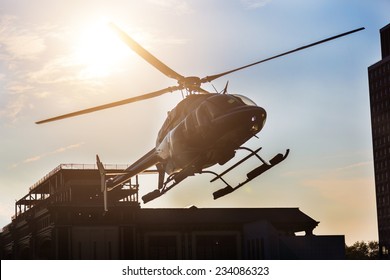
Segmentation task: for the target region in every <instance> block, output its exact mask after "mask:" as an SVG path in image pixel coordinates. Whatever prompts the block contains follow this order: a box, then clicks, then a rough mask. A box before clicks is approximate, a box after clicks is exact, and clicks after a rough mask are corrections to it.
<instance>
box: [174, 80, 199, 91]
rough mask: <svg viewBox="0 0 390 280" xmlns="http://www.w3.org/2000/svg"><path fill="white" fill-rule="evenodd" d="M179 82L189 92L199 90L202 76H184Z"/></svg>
mask: <svg viewBox="0 0 390 280" xmlns="http://www.w3.org/2000/svg"><path fill="white" fill-rule="evenodd" d="M178 83H179V85H180V86H182V87H183V88H185V89H186V90H188V91H189V92H194V91H199V89H200V85H201V84H202V82H201V80H200V78H199V77H195V76H190V77H184V79H181V80H179V81H178Z"/></svg>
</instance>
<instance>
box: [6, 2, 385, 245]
mask: <svg viewBox="0 0 390 280" xmlns="http://www.w3.org/2000/svg"><path fill="white" fill-rule="evenodd" d="M389 10H390V3H389V2H388V1H385V0H383V1H381V0H375V1H352V0H350V1H349V0H346V1H336V0H327V1H325V0H323V1H309V0H299V1H288V0H259V1H256V0H253V1H250V0H247V1H243V0H242V1H239V0H235V1H233V0H231V1H202V0H201V1H178V0H169V1H162V0H149V1H123V0H122V1H121V0H111V1H97V0H94V1H91V0H87V1H75V0H71V1H61V2H58V1H49V0H36V1H27V0H12V1H11V0H2V4H1V8H0V89H1V91H0V95H1V98H0V127H1V135H2V137H1V138H0V147H1V148H0V149H1V150H0V151H1V160H0V187H1V192H2V195H1V198H0V224H1V225H2V226H3V225H6V224H8V223H9V222H10V217H11V215H13V213H14V203H15V200H17V199H20V198H21V197H23V196H24V195H25V194H27V192H28V188H29V187H30V186H31V185H33V184H34V183H35V182H36V181H38V180H39V179H40V178H41V177H43V176H44V175H45V174H47V173H48V172H49V171H50V170H52V169H54V168H55V167H56V166H57V165H59V164H61V163H94V159H95V155H96V154H99V155H100V156H101V158H102V160H103V161H104V162H106V163H120V164H127V163H131V162H132V161H134V160H136V159H137V158H138V157H139V156H142V155H143V153H145V152H147V151H149V150H150V149H151V148H152V147H153V145H154V142H155V138H156V136H157V132H158V130H159V128H160V126H161V124H162V122H163V121H164V118H165V116H166V112H167V111H169V110H170V109H171V108H172V107H173V106H175V104H176V103H177V102H178V101H180V100H181V95H180V93H173V94H167V95H164V96H162V97H158V98H156V99H153V100H147V101H144V102H140V103H138V104H132V105H128V106H123V107H120V108H116V109H112V110H107V111H103V112H99V113H95V114H93V115H87V116H82V117H78V118H74V119H69V120H64V121H60V122H55V123H50V124H46V125H40V126H38V125H36V124H35V123H34V122H35V121H37V120H40V119H44V118H47V117H51V116H55V115H58V114H62V113H67V112H71V111H74V110H78V109H83V108H85V107H90V106H94V105H99V104H102V103H105V102H111V101H116V100H120V99H123V98H127V97H130V96H136V95H139V94H143V93H147V92H150V91H155V90H158V89H161V88H164V87H167V86H171V85H175V81H173V80H170V79H168V78H167V77H165V76H163V75H162V74H161V73H160V72H158V71H157V70H156V69H154V68H153V67H151V66H150V65H149V64H147V63H146V62H145V61H143V60H142V59H141V58H139V57H137V56H136V55H135V54H134V53H133V52H132V51H131V50H128V49H127V48H126V47H125V46H123V45H122V44H121V43H120V42H119V41H118V40H117V39H116V38H115V37H113V35H112V34H109V32H106V29H105V28H106V26H105V22H106V21H108V20H112V21H114V22H115V23H116V24H117V25H119V26H120V27H121V28H122V29H124V30H125V31H126V32H127V33H128V34H130V35H131V36H132V37H134V38H135V39H136V40H137V41H139V42H140V43H141V44H142V45H143V46H144V47H145V48H147V49H148V50H149V51H151V52H152V53H153V54H155V55H156V56H157V57H158V58H160V59H161V60H162V61H163V62H165V63H166V64H167V65H169V66H170V67H171V68H173V69H174V70H175V71H177V72H179V73H180V74H182V75H185V76H190V75H195V76H200V77H203V76H206V75H212V74H216V73H220V72H224V71H226V70H230V69H233V68H236V67H239V66H242V65H245V64H248V63H251V62H254V61H257V60H260V59H263V58H266V57H269V56H273V55H275V54H278V53H281V52H285V51H287V50H290V49H293V48H296V47H299V46H302V45H305V44H308V43H311V42H314V41H317V40H320V39H323V38H326V37H329V36H332V35H336V34H338V33H342V32H345V31H348V30H351V29H355V28H358V27H362V26H364V27H365V28H366V30H364V31H362V32H359V33H356V34H352V35H350V36H348V37H345V38H341V39H338V40H335V41H332V42H329V43H326V44H323V45H320V46H316V47H314V48H311V49H308V50H304V51H302V52H300V53H296V54H293V55H290V56H287V57H284V58H280V59H278V60H274V61H270V62H267V63H264V64H261V65H258V66H256V67H252V68H249V69H246V70H243V71H239V72H236V73H233V74H231V75H228V76H225V77H223V78H220V79H218V80H216V81H215V82H213V84H212V85H213V86H215V87H216V88H217V89H219V90H222V89H223V87H224V86H225V83H226V82H227V81H229V92H230V93H240V94H243V95H246V96H248V97H249V98H251V99H252V100H254V101H255V102H256V103H257V104H258V105H260V106H262V107H263V108H265V109H266V110H267V113H268V119H267V123H266V126H265V127H264V129H263V130H262V132H261V133H260V134H259V139H252V140H250V141H249V142H248V143H247V146H249V147H252V148H256V147H258V146H262V147H263V150H262V155H263V156H264V157H265V158H271V157H272V156H273V155H274V154H276V153H278V152H284V150H285V149H287V148H289V149H291V154H290V156H289V158H288V159H287V160H286V161H285V162H284V163H282V164H281V165H279V166H278V167H276V168H275V169H272V170H270V171H269V172H268V173H267V174H264V175H263V176H261V177H259V178H257V179H256V180H254V181H253V182H251V183H250V184H248V185H247V186H245V187H244V188H242V190H240V191H238V192H236V193H234V194H232V195H230V196H227V197H224V198H222V199H220V200H217V201H214V200H213V199H212V192H214V191H215V190H217V189H219V188H220V187H221V185H220V184H219V183H217V182H215V183H212V184H210V183H209V180H210V179H211V178H210V177H208V176H207V175H202V176H196V177H191V178H189V179H188V180H186V181H184V182H183V183H182V184H181V185H179V186H178V187H177V188H176V189H174V190H172V191H170V192H169V193H167V195H166V196H164V197H162V198H160V199H159V200H157V201H155V202H152V203H150V204H148V205H146V206H145V207H185V206H188V205H192V204H193V205H196V206H198V207H299V208H300V209H301V210H302V211H303V212H305V213H306V214H308V215H309V216H311V217H313V218H314V219H316V220H317V221H320V224H319V226H318V227H317V228H316V230H315V232H314V233H315V234H345V236H346V241H347V243H353V242H354V241H357V240H376V239H377V229H376V226H377V223H376V209H375V192H374V177H373V163H372V150H371V149H372V145H371V136H370V133H371V131H370V119H369V114H370V111H369V103H368V102H369V99H368V83H367V67H368V66H369V65H371V64H373V63H375V62H377V61H378V60H379V59H380V45H379V29H380V28H381V27H383V26H385V25H387V24H388V23H389V22H390V18H389V16H388V11H389ZM212 85H207V86H205V88H206V89H209V90H212ZM239 155H241V154H239ZM256 163H257V162H256V161H252V162H248V163H247V164H246V165H244V166H242V169H240V170H237V172H235V173H234V174H232V176H231V178H230V179H231V180H232V181H237V182H239V181H242V179H243V178H244V174H245V172H246V171H248V170H249V169H250V168H253V167H254V166H255V164H256ZM214 170H221V168H220V167H218V166H217V167H216V168H215V169H214ZM155 182H156V178H149V177H146V176H143V177H142V181H141V188H143V190H142V192H148V191H151V190H152V189H153V188H154V185H155Z"/></svg>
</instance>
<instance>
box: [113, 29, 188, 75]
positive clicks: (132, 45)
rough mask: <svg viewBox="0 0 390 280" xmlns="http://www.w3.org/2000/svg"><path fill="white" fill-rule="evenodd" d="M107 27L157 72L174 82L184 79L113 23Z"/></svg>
mask: <svg viewBox="0 0 390 280" xmlns="http://www.w3.org/2000/svg"><path fill="white" fill-rule="evenodd" d="M109 25H110V27H111V28H112V29H113V30H114V31H115V32H116V33H117V34H118V36H119V38H120V39H121V40H122V41H123V42H124V43H125V44H126V45H128V46H129V47H130V48H131V49H132V50H133V51H135V52H136V53H137V54H138V55H139V56H141V57H142V58H143V59H145V60H146V61H147V62H149V63H150V64H151V65H152V66H154V67H155V68H157V70H159V71H160V72H161V73H163V74H164V75H166V76H168V77H169V78H173V79H176V80H181V79H183V78H184V77H183V76H182V75H180V74H178V73H177V72H175V71H173V70H172V69H171V68H169V67H168V66H167V65H165V64H164V63H163V62H162V61H161V60H159V59H158V58H156V57H155V56H154V55H152V54H151V53H150V52H148V51H147V50H145V49H144V48H143V47H142V46H141V45H140V44H138V43H137V42H136V41H134V40H133V39H132V38H131V37H130V36H129V35H127V34H126V33H125V32H124V31H122V30H121V29H120V28H119V27H118V26H116V25H115V24H114V23H112V22H110V23H109Z"/></svg>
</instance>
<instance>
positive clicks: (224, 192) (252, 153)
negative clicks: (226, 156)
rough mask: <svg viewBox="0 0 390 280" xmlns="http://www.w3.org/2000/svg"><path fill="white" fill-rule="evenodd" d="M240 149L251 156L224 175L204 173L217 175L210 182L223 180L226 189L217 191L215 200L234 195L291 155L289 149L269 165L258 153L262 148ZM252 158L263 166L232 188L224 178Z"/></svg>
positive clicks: (270, 161)
mask: <svg viewBox="0 0 390 280" xmlns="http://www.w3.org/2000/svg"><path fill="white" fill-rule="evenodd" d="M239 149H244V150H247V151H249V152H250V154H249V155H248V156H246V157H245V158H243V159H242V160H240V161H238V162H237V163H236V164H234V165H232V166H231V167H229V168H228V169H226V170H225V171H223V172H222V173H220V174H216V173H215V172H212V171H204V172H203V173H211V174H214V175H216V176H215V177H214V178H213V179H212V180H211V181H210V182H214V181H216V180H218V179H219V180H221V181H222V182H223V183H224V184H225V185H226V187H225V188H222V189H219V190H217V191H215V192H214V193H213V197H214V200H215V199H218V198H220V197H222V196H225V195H227V194H229V193H232V192H234V191H236V190H237V189H239V188H241V187H242V186H244V185H245V184H246V183H248V182H250V181H252V180H253V179H255V178H256V177H258V176H260V175H261V174H263V173H264V172H265V171H267V170H269V169H271V168H272V167H274V166H275V165H277V164H279V163H281V162H282V161H284V160H285V159H286V158H287V156H288V154H289V153H290V150H289V149H287V150H286V153H285V154H284V155H283V154H280V153H279V154H277V155H275V156H274V157H273V158H272V159H270V160H269V163H267V162H266V161H265V160H264V159H262V158H261V157H260V156H259V155H258V154H257V153H258V152H259V151H260V150H261V148H258V149H257V150H255V151H253V150H251V149H249V148H246V147H240V148H239ZM252 156H256V157H257V158H258V159H259V160H260V161H261V162H262V164H261V165H259V166H258V167H256V168H254V169H253V170H251V171H250V172H248V173H247V174H246V177H247V178H246V180H245V181H243V182H241V183H239V184H238V185H237V186H235V187H232V186H230V185H229V184H228V183H227V182H226V181H225V180H224V179H223V178H222V176H223V175H225V174H227V173H228V172H230V171H231V170H233V169H234V168H236V167H237V166H238V165H240V164H242V163H243V162H244V161H246V160H248V159H249V158H251V157H252Z"/></svg>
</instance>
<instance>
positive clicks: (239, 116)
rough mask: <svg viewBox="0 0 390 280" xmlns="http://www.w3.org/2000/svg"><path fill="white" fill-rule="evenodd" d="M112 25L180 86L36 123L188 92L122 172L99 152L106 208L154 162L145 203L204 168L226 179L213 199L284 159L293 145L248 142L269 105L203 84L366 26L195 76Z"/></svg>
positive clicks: (98, 163) (129, 43)
mask: <svg viewBox="0 0 390 280" xmlns="http://www.w3.org/2000/svg"><path fill="white" fill-rule="evenodd" d="M109 25H110V27H111V28H112V30H113V31H114V32H115V33H116V34H117V35H118V36H119V38H120V39H121V40H122V41H123V42H124V43H125V44H126V45H127V46H129V47H130V48H131V49H132V50H133V51H134V52H135V53H137V54H138V55H139V56H141V57H142V58H143V59H144V60H145V61H146V62H148V63H149V64H151V65H152V66H153V67H155V68H156V69H157V70H159V71H160V72H161V73H162V74H164V75H165V76H167V77H168V78H172V79H175V80H176V81H177V85H175V86H171V87H167V88H164V89H161V90H157V91H154V92H150V93H146V94H143V95H139V96H135V97H131V98H127V99H124V100H120V101H116V102H112V103H108V104H103V105H100V106H95V107H91V108H87V109H84V110H80V111H75V112H72V113H68V114H64V115H60V116H56V117H53V118H49V119H44V120H41V121H38V122H36V123H37V124H42V123H47V122H52V121H57V120H61V119H65V118H70V117H74V116H78V115H82V114H87V113H92V112H95V111H99V110H104V109H108V108H112V107H116V106H121V105H125V104H129V103H133V102H138V101H142V100H145V99H150V98H154V97H157V96H160V95H163V94H165V93H169V92H175V91H182V92H183V91H185V92H186V97H185V98H184V99H183V100H182V101H180V102H179V103H178V104H177V105H176V106H175V107H174V108H173V109H172V110H171V111H170V112H169V113H168V116H167V118H166V119H165V121H164V123H163V125H162V127H161V129H160V131H159V132H158V135H157V139H156V145H155V147H153V148H152V149H151V150H150V151H149V152H147V153H146V154H145V155H144V156H142V157H141V158H139V159H138V160H137V161H135V162H134V163H133V164H131V165H130V166H129V167H128V168H127V169H125V170H123V171H122V172H119V173H109V172H108V171H107V170H106V169H105V168H104V165H103V163H102V162H101V160H100V158H99V156H98V155H97V156H96V161H97V166H98V169H99V171H100V174H101V181H102V182H101V184H102V191H103V193H104V198H105V210H106V211H107V205H106V203H107V192H109V191H111V190H113V189H114V188H117V187H121V186H124V185H125V184H126V182H128V181H129V180H130V179H131V178H132V177H134V176H136V175H138V174H140V173H142V172H144V171H146V170H147V169H148V168H150V167H152V166H156V172H157V173H158V186H157V189H155V190H154V191H152V192H149V193H147V194H146V195H144V196H143V197H142V200H143V202H144V203H147V202H149V201H151V200H153V199H156V198H158V197H160V196H161V195H163V194H164V193H166V192H167V191H168V190H170V189H172V188H173V187H174V186H176V185H177V184H179V183H180V182H182V181H183V180H184V179H186V178H187V177H189V176H193V175H195V174H202V173H211V174H213V175H215V177H214V178H213V179H212V180H211V181H210V182H214V181H215V180H221V181H222V182H223V183H224V184H225V185H226V186H225V187H224V188H222V189H220V190H218V191H216V192H214V193H213V197H214V199H218V198H220V197H223V196H225V195H227V194H230V193H232V192H233V191H236V190H237V189H239V188H240V187H242V186H243V185H245V184H246V183H248V182H249V181H251V180H253V179H254V178H256V177H257V176H259V175H261V174H263V173H264V172H265V171H267V170H269V169H270V168H272V167H274V166H276V165H277V164H279V163H280V162H282V161H284V160H285V159H286V158H287V156H288V154H289V149H287V150H286V152H285V153H284V154H281V153H279V154H277V155H275V156H274V157H273V158H271V159H270V160H269V161H268V162H267V161H265V160H264V159H263V158H262V157H260V156H259V155H258V152H259V151H260V149H261V148H258V149H256V150H251V149H249V148H247V147H244V146H243V144H244V143H245V142H247V141H248V140H249V139H251V138H252V137H257V136H256V134H258V133H259V132H260V131H261V130H262V128H263V126H264V124H265V122H266V118H267V113H266V110H265V109H264V108H262V107H260V106H258V105H256V103H255V102H253V101H252V100H250V99H249V98H247V97H245V96H243V95H239V94H229V93H227V87H228V83H226V86H225V88H224V90H223V91H222V92H209V91H207V90H205V89H203V88H202V84H205V83H210V82H212V81H214V80H216V79H218V78H220V77H223V76H225V75H228V74H231V73H233V72H236V71H240V70H243V69H245V68H249V67H252V66H255V65H257V64H260V63H264V62H266V61H269V60H272V59H276V58H279V57H282V56H285V55H288V54H291V53H294V52H297V51H301V50H303V49H306V48H309V47H313V46H315V45H319V44H322V43H325V42H328V41H331V40H334V39H337V38H340V37H343V36H346V35H349V34H352V33H355V32H358V31H361V30H363V29H364V27H361V28H358V29H354V30H351V31H348V32H344V33H341V34H338V35H335V36H332V37H329V38H326V39H323V40H320V41H317V42H314V43H311V44H308V45H304V46H302V47H299V48H296V49H292V50H290V51H287V52H284V53H281V54H278V55H275V56H272V57H269V58H266V59H262V60H260V61H256V62H253V63H250V64H247V65H244V66H241V67H238V68H235V69H232V70H229V71H225V72H222V73H219V74H215V75H211V76H206V77H203V78H200V77H196V76H183V75H181V74H179V73H178V72H176V71H174V70H172V69H171V68H170V67H168V66H167V65H166V64H164V63H163V62H162V61H161V60H159V59H158V58H156V57H155V56H154V55H152V54H151V53H150V52H149V51H147V50H146V49H144V48H143V47H142V46H141V45H140V44H139V43H137V42H136V41H135V40H133V39H132V38H131V37H130V36H129V35H128V34H126V33H125V32H124V31H123V30H122V29H120V28H119V27H118V26H116V25H115V24H114V23H110V24H109ZM239 149H242V150H246V151H248V152H249V155H247V156H246V157H244V158H243V159H241V160H240V161H238V162H237V163H236V164H234V165H233V166H231V167H230V168H228V169H226V170H225V171H223V172H221V173H220V174H217V173H215V172H213V171H211V170H208V168H209V167H212V166H214V165H216V164H219V165H224V164H225V163H227V162H229V161H230V160H231V159H233V158H234V157H235V154H236V151H237V150H239ZM252 156H255V157H257V158H258V159H259V160H260V162H261V164H260V165H259V166H257V167H256V168H254V169H253V170H252V171H250V172H248V173H247V178H246V180H245V181H243V182H241V183H239V184H238V185H236V186H234V187H232V186H231V185H230V184H229V183H228V182H226V181H225V180H224V178H223V177H222V176H224V175H225V174H226V173H228V172H229V171H231V170H233V169H234V168H236V167H237V166H238V165H240V164H242V163H243V162H244V161H246V160H248V159H249V158H250V157H252ZM165 175H168V177H167V178H165ZM106 178H108V179H106Z"/></svg>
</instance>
